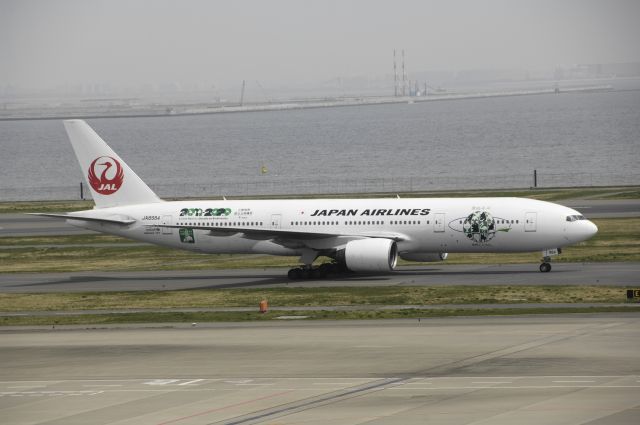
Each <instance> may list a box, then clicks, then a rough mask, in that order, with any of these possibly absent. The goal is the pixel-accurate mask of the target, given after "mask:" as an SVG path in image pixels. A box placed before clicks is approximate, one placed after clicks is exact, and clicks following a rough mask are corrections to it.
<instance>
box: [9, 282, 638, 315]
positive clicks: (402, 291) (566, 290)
mask: <svg viewBox="0 0 640 425" xmlns="http://www.w3.org/2000/svg"><path fill="white" fill-rule="evenodd" d="M263 299H266V300H268V301H269V304H270V305H271V306H272V307H275V306H278V307H293V306H296V307H299V306H334V305H347V306H349V305H351V306H358V305H437V304H494V303H495V304H517V303H621V302H625V301H626V289H625V288H624V287H613V286H453V287H452V286H433V287H426V286H416V287H364V288H363V287H339V288H324V287H323V288H268V289H203V290H192V291H131V292H100V293H42V294H38V293H35V294H6V293H5V294H0V311H54V310H96V309H98V310H100V309H107V310H111V309H165V308H167V309H170V308H192V307H193V308H196V307H201V308H211V307H250V306H255V307H256V308H257V306H258V304H259V303H260V301H261V300H263Z"/></svg>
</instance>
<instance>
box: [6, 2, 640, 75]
mask: <svg viewBox="0 0 640 425" xmlns="http://www.w3.org/2000/svg"><path fill="white" fill-rule="evenodd" d="M639 22H640V1H638V0H599V1H598V0H484V1H481V0H443V1H427V0H415V1H410V0H406V1H403V0H394V1H372V0H361V1H348V0H319V1H309V0H255V1H249V0H247V1H243V0H232V1H231V0H230V1H212V0H181V1H151V0H105V1H92V0H60V1H54V0H15V1H14V0H0V85H5V84H14V85H18V86H23V87H47V86H55V85H59V84H74V83H87V82H110V83H113V84H138V83H142V82H151V83H158V82H172V81H175V82H182V83H187V82H195V83H199V84H216V85H220V86H224V85H227V84H237V82H238V81H239V80H242V79H245V78H246V79H248V80H259V81H263V82H266V83H272V84H276V83H286V82H287V81H292V82H298V83H299V82H304V81H322V80H325V79H331V78H333V77H350V76H380V75H385V74H390V73H391V72H392V51H393V48H394V47H396V48H398V49H401V48H404V49H405V50H406V55H407V67H408V69H409V70H410V71H411V70H412V71H423V70H455V69H468V68H528V69H531V68H549V67H554V66H556V65H570V64H574V63H598V62H600V63H602V62H629V61H640V53H639V52H640V49H639V48H638V42H639V41H640V24H639Z"/></svg>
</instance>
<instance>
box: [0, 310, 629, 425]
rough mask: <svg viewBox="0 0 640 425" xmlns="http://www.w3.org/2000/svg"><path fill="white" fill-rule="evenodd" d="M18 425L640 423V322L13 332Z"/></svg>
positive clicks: (13, 401) (9, 339)
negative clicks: (639, 420) (639, 418)
mask: <svg viewBox="0 0 640 425" xmlns="http://www.w3.org/2000/svg"><path fill="white" fill-rule="evenodd" d="M0 334H1V338H2V344H1V345H0V359H2V365H3V367H2V368H0V417H1V418H2V421H1V422H2V423H3V424H6V425H14V424H16V425H17V424H51V425H53V424H64V425H75V424H83V425H84V424H114V425H115V424H118V425H129V424H255V423H269V424H276V423H277V424H302V423H304V424H311V425H315V424H318V425H319V424H362V423H367V424H372V425H386V424H407V425H412V424H424V423H430V424H431V423H432V424H462V423H464V424H470V423H474V424H487V423H490V424H496V425H502V424H505V425H506V424H509V425H511V424H516V423H517V424H540V423H544V424H591V425H608V424H617V425H619V424H622V425H624V424H637V423H638V411H639V409H640V354H639V353H640V315H638V314H631V313H614V314H598V315H584V314H577V315H547V316H514V317H473V318H461V317H460V318H446V319H442V318H440V319H426V320H425V319H423V320H421V321H417V320H394V321H362V322H351V321H345V322H322V321H316V322H284V323H283V322H268V323H245V324H204V325H201V324H198V325H197V326H191V325H173V326H172V325H167V324H155V325H148V326H130V327H122V326H112V327H104V328H103V329H83V328H79V327H75V328H66V329H58V328H56V329H54V330H52V329H41V328H40V329H38V328H35V329H7V328H3V329H2V330H0Z"/></svg>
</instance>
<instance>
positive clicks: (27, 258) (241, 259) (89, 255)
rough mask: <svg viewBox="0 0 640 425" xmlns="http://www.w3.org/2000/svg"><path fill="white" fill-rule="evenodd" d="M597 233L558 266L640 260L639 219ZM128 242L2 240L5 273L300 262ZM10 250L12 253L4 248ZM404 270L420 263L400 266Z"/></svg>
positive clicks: (607, 222)
mask: <svg viewBox="0 0 640 425" xmlns="http://www.w3.org/2000/svg"><path fill="white" fill-rule="evenodd" d="M593 221H594V223H596V225H597V226H598V228H599V232H598V234H597V235H596V236H595V237H594V238H592V239H590V240H589V241H586V242H583V243H580V244H577V245H574V246H571V247H567V248H565V249H564V250H563V254H562V255H560V256H559V257H556V258H555V259H554V261H559V262H599V261H600V262H602V261H640V237H638V235H640V218H612V219H596V220H593ZM127 241H128V240H127V239H123V238H118V237H115V236H107V235H75V236H47V237H31V236H29V237H4V238H0V273H26V272H29V273H33V272H36V273H39V272H40V273H44V272H73V271H98V270H109V271H141V270H209V269H211V270H214V269H232V268H269V267H289V266H293V265H296V264H297V263H298V258H297V257H275V256H268V255H231V254H198V253H192V252H188V251H180V250H175V249H169V248H163V247H158V246H155V245H142V246H140V245H136V246H127V245H126V244H124V242H127ZM103 242H104V243H119V242H122V243H123V246H121V247H113V246H99V245H98V246H86V247H83V246H69V247H45V246H43V247H42V248H31V247H25V248H20V245H39V244H41V245H58V244H59V245H65V244H83V243H86V244H100V243H103ZM3 246H4V247H7V246H11V247H14V248H11V249H2V247H3ZM539 259H540V253H537V252H536V253H516V254H451V255H449V258H448V259H447V260H446V261H445V262H444V263H438V265H439V266H440V265H446V264H512V263H531V262H537V261H539ZM325 260H326V259H325ZM400 264H401V265H416V264H418V263H411V262H401V263H400Z"/></svg>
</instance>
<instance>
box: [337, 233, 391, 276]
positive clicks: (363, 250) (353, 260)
mask: <svg viewBox="0 0 640 425" xmlns="http://www.w3.org/2000/svg"><path fill="white" fill-rule="evenodd" d="M344 260H345V263H346V264H347V268H348V269H349V270H351V271H354V272H388V271H392V270H393V269H394V268H395V267H396V263H397V262H398V247H397V245H396V243H395V241H392V240H391V239H384V238H370V239H359V240H356V241H350V242H347V245H346V247H345V249H344Z"/></svg>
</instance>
